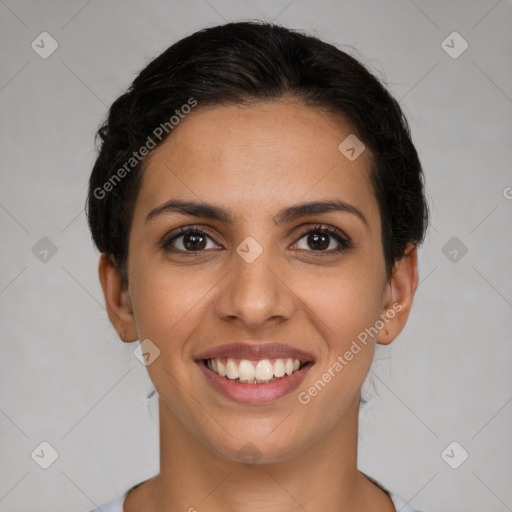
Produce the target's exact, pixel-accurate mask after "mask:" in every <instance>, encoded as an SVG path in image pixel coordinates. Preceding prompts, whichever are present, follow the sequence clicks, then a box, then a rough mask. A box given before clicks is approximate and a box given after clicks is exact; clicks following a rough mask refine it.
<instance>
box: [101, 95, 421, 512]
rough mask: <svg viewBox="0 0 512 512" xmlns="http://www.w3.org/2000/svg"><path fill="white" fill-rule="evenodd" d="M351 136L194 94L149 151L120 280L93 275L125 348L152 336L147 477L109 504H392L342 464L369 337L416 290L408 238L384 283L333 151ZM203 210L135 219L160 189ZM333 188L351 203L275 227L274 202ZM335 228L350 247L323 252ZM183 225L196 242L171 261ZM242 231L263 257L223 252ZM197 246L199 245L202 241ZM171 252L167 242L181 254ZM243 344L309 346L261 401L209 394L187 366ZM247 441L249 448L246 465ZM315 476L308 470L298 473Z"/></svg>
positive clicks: (324, 120) (298, 113)
mask: <svg viewBox="0 0 512 512" xmlns="http://www.w3.org/2000/svg"><path fill="white" fill-rule="evenodd" d="M350 133H351V130H350V127H349V126H348V125H347V124H345V123H343V122H342V121H341V120H340V119H338V118H334V117H332V116H331V115H328V114H327V113H326V112H324V111H322V110H321V109H317V108H313V107H308V106H305V105H303V104H301V103H300V102H298V101H295V100H280V101H273V102H259V103H256V104H254V105H252V106H250V107H240V106H214V107H208V108H206V107H203V108H201V106H200V105H199V106H198V107H197V108H196V109H195V110H194V111H193V112H192V113H191V114H189V115H188V116H187V117H186V118H185V119H184V120H183V121H181V123H180V124H179V125H178V126H177V127H176V128H175V129H174V131H173V133H172V135H171V136H170V137H169V138H168V139H167V140H166V141H165V142H164V143H163V144H162V145H161V146H159V147H157V148H156V149H155V150H154V151H153V152H152V153H151V154H150V156H149V160H148V165H147V169H146V171H145V175H144V178H143V181H142V186H141V189H140V192H139V195H138V198H137V201H136V205H135V210H134V216H133V224H132V228H131V232H130V238H129V258H128V267H127V269H128V280H129V285H128V287H127V288H126V289H123V287H122V284H121V280H120V277H119V273H118V272H117V270H116V267H115V264H114V262H113V261H112V260H111V258H109V257H108V256H107V255H105V254H103V255H102V256H101V257H100V265H99V274H100V280H101V284H102V288H103V292H104V297H105V301H106V304H107V309H108V311H109V316H110V319H111V322H112V324H113V325H114V327H115V328H116V330H117V331H118V333H119V335H120V337H122V338H124V341H126V342H131V341H135V340H137V339H139V340H145V339H150V340H151V341H152V342H153V343H154V344H155V345H156V346H157V347H158V348H159V350H160V355H159V357H158V358H156V359H155V360H154V362H152V363H151V364H150V365H148V366H147V370H148V372H149V375H150V378H151V380H152V381H153V383H154V386H155V388H156V389H157V391H158V393H159V406H160V451H161V460H160V473H159V474H158V475H157V476H155V477H153V478H152V479H150V480H148V481H147V482H145V483H144V484H142V485H141V486H140V487H138V488H137V489H135V490H133V491H131V492H130V493H129V495H128V497H127V499H126V500H125V503H124V511H125V512H132V511H133V512H135V511H139V510H145V511H148V512H151V511H157V510H159V511H161V510H184V511H186V510H189V509H191V508H192V507H194V508H195V509H197V510H198V511H199V512H203V511H212V512H213V511H223V512H229V511H237V512H249V511H256V510H258V511H260V510H265V511H267V512H274V511H276V512H277V511H279V512H287V511H297V510H307V511H309V512H313V511H320V510H321V511H324V512H325V511H332V512H334V511H336V512H339V511H348V510H350V511H352V512H354V511H355V512H357V511H363V510H364V511H366V512H368V511H372V510H375V511H377V510H378V511H380V512H382V511H384V512H385V511H393V510H394V506H393V504H392V502H391V500H390V498H389V496H388V495H387V493H385V492H384V491H383V490H381V489H380V488H379V487H377V486H376V485H375V484H373V483H372V482H371V481H370V480H368V479H367V478H366V477H365V476H364V475H363V474H362V473H360V472H359V471H358V470H357V429H358V428H357V419H358V410H359V403H360V390H361V386H362V384H363V381H364V379H365V377H366V375H367V373H368V371H369V369H370V365H371V361H372V357H373V353H374V348H375V344H376V343H381V344H388V343H391V342H392V341H393V340H394V339H395V338H396V336H397V335H398V334H399V333H400V331H401V330H402V329H403V327H404V326H405V323H406V321H407V318H408V315H409V312H410V309H411V306H412V300H413V296H414V293H415V291H416V288H417V284H418V273H417V252H416V248H415V247H414V245H412V244H409V245H408V246H407V248H406V251H405V254H404V256H403V257H402V258H401V259H400V260H398V261H397V262H396V264H395V267H394V272H393V275H392V277H391V278H390V279H388V278H387V276H386V272H385V262H384V254H383V247H382V240H381V219H380V214H379V209H378V203H377V200H376V198H375V196H374V194H373V191H372V188H371V185H370V181H369V178H368V170H369V163H370V160H369V159H370V154H369V151H368V150H366V151H364V152H363V153H362V155H361V156H360V157H359V158H357V159H356V160H354V161H349V160H348V159H347V158H345V156H344V155H343V154H342V153H341V152H340V151H339V150H338V146H339V144H340V142H341V141H343V140H344V139H345V138H346V137H347V136H348V135H349V134H350ZM172 198H173V199H181V200H195V201H202V202H208V203H213V204H215V205H218V206H222V207H223V208H225V209H227V210H229V211H230V213H231V214H232V215H233V218H234V221H233V223H232V224H226V223H223V222H221V221H218V220H212V219H208V218H195V217H191V216H183V215H180V214H176V213H170V214H163V215H158V216H155V217H154V218H153V219H151V220H149V221H147V220H146V217H147V215H148V213H149V212H150V211H151V210H153V209H154V208H155V207H157V206H159V205H161V204H163V203H165V202H166V201H168V200H169V199H172ZM335 199H342V200H343V201H345V202H347V203H350V204H351V205H353V206H355V207H356V208H357V209H359V210H360V211H361V212H362V214H363V215H364V217H365V219H366V221H367V226H366V225H365V223H364V222H363V221H361V219H359V218H358V217H357V216H356V215H354V214H353V213H348V212H340V211H333V212H327V213H321V214H314V215H308V216H307V217H303V218H299V219H296V220H294V221H291V222H288V223H284V224H280V225H276V224H275V223H274V220H273V217H274V216H275V215H276V214H277V213H278V211H279V210H281V209H282V208H284V207H287V206H291V205H295V204H298V203H302V202H309V201H324V200H335ZM318 224H322V227H325V226H332V227H333V228H337V229H338V230H340V231H342V232H343V233H344V234H345V235H346V236H348V237H349V238H350V240H351V241H352V242H353V244H354V247H353V248H351V249H349V250H347V251H343V252H337V253H336V252H332V251H331V252H330V253H329V252H328V251H330V250H331V249H335V248H336V247H338V246H339V244H338V242H337V241H336V240H335V239H334V238H332V237H330V236H327V239H326V245H327V242H329V245H328V247H327V249H325V248H324V249H322V251H323V252H327V254H328V255H327V256H322V254H319V253H320V252H322V251H319V250H315V247H316V246H315V245H314V243H311V242H309V243H308V235H307V234H306V235H305V236H302V233H303V231H304V230H306V229H307V228H311V229H313V228H315V226H317V225H318ZM182 226H196V227H197V228H199V229H201V230H203V231H204V232H205V233H206V234H207V235H208V236H209V237H210V238H206V239H204V243H207V245H206V246H203V247H205V248H204V249H203V250H202V252H199V253H198V252H197V251H196V252H194V251H193V249H192V251H190V250H189V253H190V252H192V253H193V254H192V255H190V254H183V251H185V250H186V249H185V247H184V245H183V243H184V242H185V239H186V237H185V238H184V237H181V238H179V239H178V240H176V241H175V242H174V247H175V252H171V251H169V250H167V251H165V250H164V249H162V247H161V242H162V240H163V239H164V238H165V237H166V236H167V238H169V237H168V235H169V234H170V233H172V232H173V231H175V230H176V229H177V228H180V227H182ZM248 236H251V237H253V238H254V239H255V240H256V241H257V242H258V244H259V245H260V246H261V247H262V249H263V252H262V254H261V255H260V256H259V257H258V258H257V259H256V260H255V261H253V262H252V263H247V262H246V261H245V260H244V259H242V258H241V257H240V256H239V255H238V253H237V252H236V248H237V246H238V245H239V244H240V243H241V242H242V241H243V240H244V239H245V238H246V237H248ZM201 240H203V239H201ZM179 249H181V250H182V252H181V253H180V252H179ZM393 304H400V305H401V310H400V311H399V312H396V314H395V315H394V316H393V318H391V319H389V320H388V322H387V323H386V324H385V328H384V329H381V330H380V331H379V333H378V334H377V335H376V336H374V337H373V338H370V339H369V342H368V344H367V345H366V346H365V347H364V348H363V349H362V350H361V351H360V352H359V353H358V354H357V355H355V356H354V358H353V359H352V360H351V361H350V362H349V363H348V364H347V365H346V366H345V367H344V368H343V370H342V371H340V372H338V373H337V374H336V377H335V378H333V379H332V380H331V381H330V382H329V383H328V384H327V385H326V386H325V387H324V388H323V389H322V390H321V392H319V393H318V394H317V395H316V396H315V397H314V398H312V399H311V401H310V402H309V403H308V404H306V405H304V404H301V403H300V402H299V401H298V399H297V394H298V392H300V391H305V390H307V389H308V388H309V387H310V386H312V385H313V384H314V383H315V382H316V381H317V380H318V379H320V378H321V376H322V374H324V373H325V372H326V371H327V370H328V369H329V368H331V367H332V366H333V364H334V362H335V361H336V359H337V357H338V356H339V355H340V354H341V355H342V354H344V353H345V352H346V351H347V350H348V349H349V348H350V346H351V344H352V342H353V341H354V340H356V339H357V336H358V334H360V333H361V332H363V331H364V329H365V328H366V327H369V326H372V325H374V324H375V322H376V321H377V320H378V319H379V317H380V315H382V314H386V311H388V310H390V309H392V306H393ZM240 340H252V342H256V343H257V342H258V341H263V340H268V341H279V342H283V343H286V344H289V345H291V346H293V347H296V348H299V349H303V350H306V351H308V352H310V353H311V354H313V356H314V358H315V364H314V366H313V367H312V368H311V370H310V371H309V373H308V374H307V375H306V377H305V380H304V381H303V383H302V384H301V385H300V387H299V388H298V389H297V390H295V391H293V392H291V393H290V394H288V395H287V396H285V397H282V398H280V399H279V400H276V401H274V402H271V403H265V404H257V405H254V404H252V405H251V404H240V403H237V402H234V401H232V400H230V399H229V398H226V397H224V396H223V395H221V394H220V393H218V392H217V391H216V390H215V389H214V388H213V387H212V386H211V385H210V384H209V383H208V381H207V380H206V379H205V377H204V375H203V374H202V372H201V371H200V369H199V368H198V366H197V364H196V363H195V362H194V356H197V355H198V354H199V353H200V352H202V351H204V350H206V349H208V348H211V347H216V346H219V345H223V344H225V343H234V342H238V341H240ZM248 442H250V443H252V445H254V446H255V447H256V448H253V450H257V454H258V456H259V459H258V461H257V463H256V464H255V465H252V466H250V467H249V466H248V465H245V464H243V462H244V459H242V456H241V455H240V454H239V451H240V450H241V449H242V448H243V447H244V446H246V444H247V443H248ZM313 469H314V470H313Z"/></svg>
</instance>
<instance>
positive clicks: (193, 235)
mask: <svg viewBox="0 0 512 512" xmlns="http://www.w3.org/2000/svg"><path fill="white" fill-rule="evenodd" d="M208 241H211V242H213V239H212V238H211V237H210V236H209V235H207V234H206V233H205V232H204V231H201V230H200V229H197V228H190V227H188V228H180V229H179V230H178V232H174V233H171V234H170V235H169V236H168V237H166V238H165V239H164V240H163V242H162V249H163V250H165V251H171V252H188V253H191V252H201V251H204V250H207V249H217V248H219V246H218V245H216V244H215V243H213V246H212V245H210V247H208Z"/></svg>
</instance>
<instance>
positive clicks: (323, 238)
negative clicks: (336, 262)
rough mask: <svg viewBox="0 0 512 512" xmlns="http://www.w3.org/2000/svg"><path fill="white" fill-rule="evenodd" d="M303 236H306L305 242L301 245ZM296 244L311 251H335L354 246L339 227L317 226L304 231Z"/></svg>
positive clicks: (299, 247) (301, 248)
mask: <svg viewBox="0 0 512 512" xmlns="http://www.w3.org/2000/svg"><path fill="white" fill-rule="evenodd" d="M303 238H305V244H304V245H303V246H302V247H301V246H300V245H299V243H300V240H302V239H303ZM296 246H297V248H298V249H300V250H305V251H309V252H323V253H333V252H342V251H345V250H348V249H350V248H352V243H351V242H350V240H348V238H346V237H344V236H343V235H342V234H341V232H339V231H338V230H337V229H334V228H331V227H322V226H317V227H315V228H313V229H309V230H308V231H306V232H304V233H302V235H301V237H300V238H299V241H298V242H296Z"/></svg>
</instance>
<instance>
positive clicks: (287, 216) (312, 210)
mask: <svg viewBox="0 0 512 512" xmlns="http://www.w3.org/2000/svg"><path fill="white" fill-rule="evenodd" d="M333 211H340V212H346V213H351V214H353V215H355V216H356V217H358V218H359V219H360V220H361V221H362V222H363V224H364V225H365V226H366V228H369V225H368V221H367V220H366V217H365V216H364V215H363V213H362V212H361V211H360V210H359V209H358V208H356V207H355V206H353V205H351V204H349V203H346V202H345V201H341V200H332V201H311V202H308V203H301V204H298V205H293V206H288V207H286V208H283V209H282V210H281V211H279V212H278V213H277V215H275V216H274V217H273V220H274V223H275V224H277V225H279V224H283V223H286V222H292V221H294V220H296V219H299V218H301V217H306V216H308V215H316V214H321V213H328V212H333ZM169 213H179V214H182V215H189V216H191V217H198V218H206V219H213V220H219V221H221V222H223V223H225V224H232V223H233V216H232V215H231V213H230V212H229V211H228V210H225V209H224V208H222V207H220V206H216V205H213V204H210V203H203V202H197V201H182V200H180V199H170V200H169V201H166V202H165V203H163V204H161V205H159V206H157V207H156V208H153V209H152V210H151V211H150V212H149V213H148V215H147V216H146V220H145V222H148V221H150V220H152V219H154V218H156V217H159V216H161V215H164V214H169Z"/></svg>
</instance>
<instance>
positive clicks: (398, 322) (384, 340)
mask: <svg viewBox="0 0 512 512" xmlns="http://www.w3.org/2000/svg"><path fill="white" fill-rule="evenodd" d="M417 288H418V252H417V249H416V246H415V245H414V244H413V243H411V242H409V243H408V244H407V246H406V249H405V252H404V255H403V256H402V258H400V259H399V260H397V261H396V262H395V265H394V267H393V274H392V276H391V277H390V279H389V281H388V282H387V284H386V289H385V291H384V296H383V297H384V298H383V302H382V311H381V315H380V318H381V319H382V321H383V322H384V327H383V328H382V329H380V330H379V333H378V335H377V343H380V344H381V345H388V344H389V343H391V342H392V341H393V340H394V339H395V338H396V337H397V336H398V335H399V334H400V332H401V331H402V329H403V328H404V327H405V324H406V322H407V318H408V317H409V313H410V311H411V308H412V301H413V299H414V294H415V293H416V289H417Z"/></svg>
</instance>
